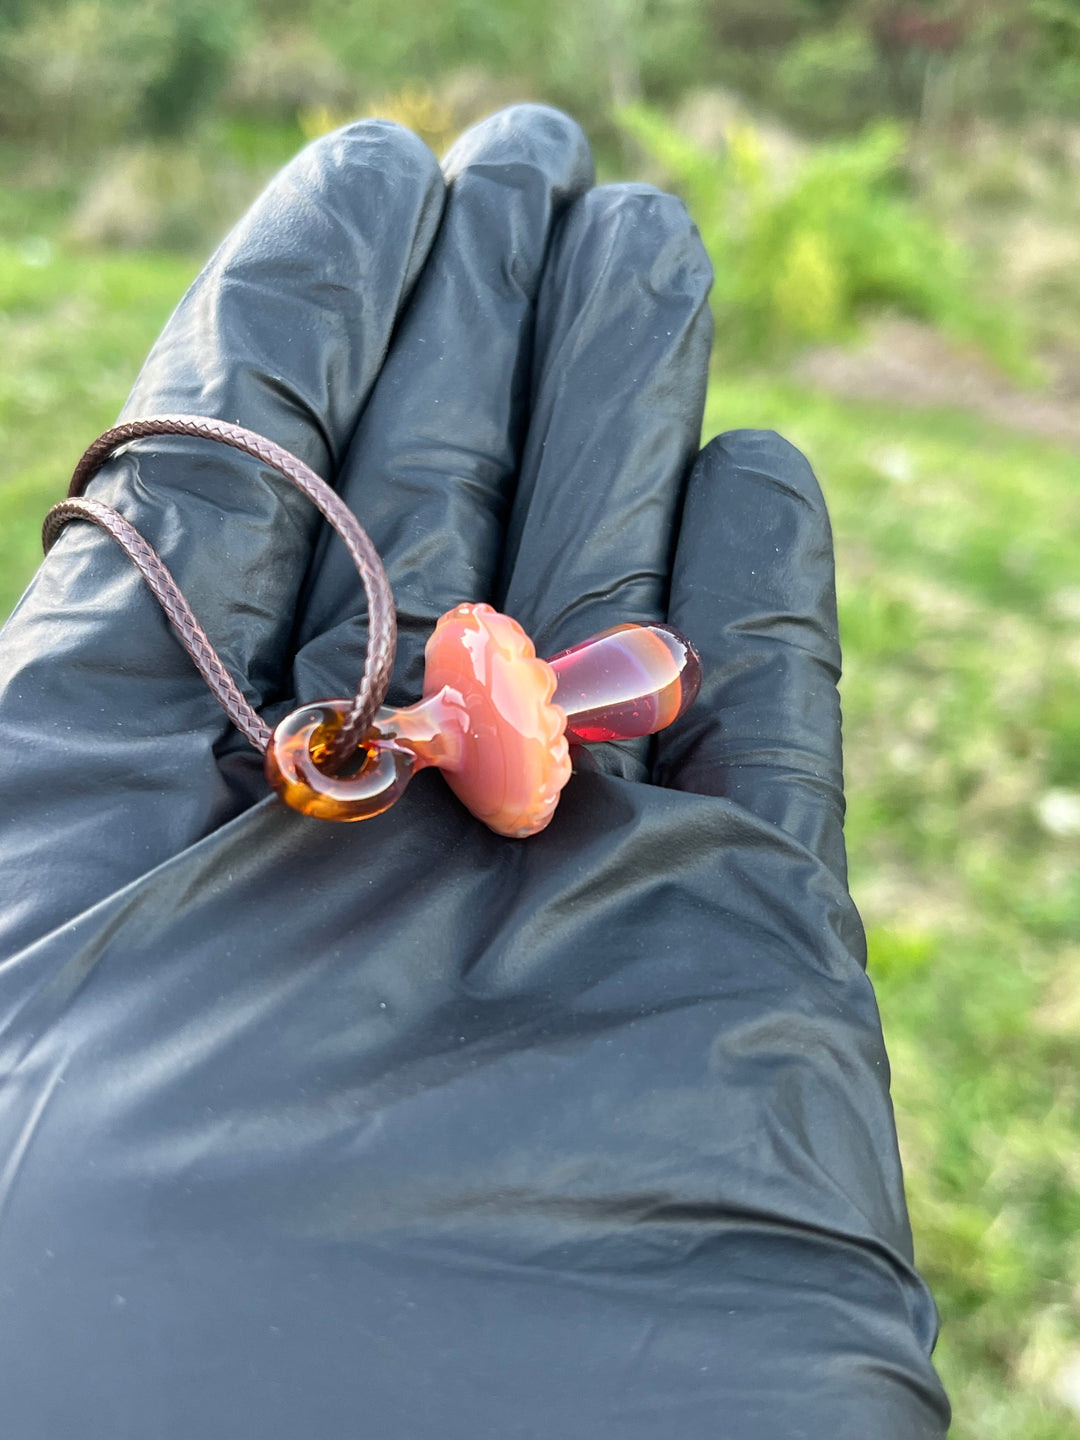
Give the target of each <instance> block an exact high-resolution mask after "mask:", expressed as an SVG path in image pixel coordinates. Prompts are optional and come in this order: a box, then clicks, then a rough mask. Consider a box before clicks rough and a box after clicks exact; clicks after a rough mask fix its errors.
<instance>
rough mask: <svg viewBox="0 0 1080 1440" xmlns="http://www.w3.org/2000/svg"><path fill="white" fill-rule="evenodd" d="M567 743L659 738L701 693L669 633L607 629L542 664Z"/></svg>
mask: <svg viewBox="0 0 1080 1440" xmlns="http://www.w3.org/2000/svg"><path fill="white" fill-rule="evenodd" d="M548 664H549V665H550V666H551V668H552V670H554V672H555V676H556V680H557V682H558V684H557V688H556V690H555V700H556V703H557V704H559V705H560V706H562V708H563V710H565V711H566V735H567V739H568V740H570V741H573V742H579V743H581V744H589V743H590V742H593V741H597V740H632V739H634V738H635V737H638V736H641V735H653V734H655V733H656V731H657V730H663V729H664V728H665V727H666V726H668V725H670V724H671V723H672V721H674V720H677V719H678V718H679V716H680V715H681V714H682V713H683V711H684V710H686V709H687V707H688V706H689V705H691V704H692V703H693V701H694V697H695V696H696V695H697V693H698V690H699V689H700V688H701V661H700V660H699V659H698V657H697V652H696V651H695V649H694V647H693V646H692V645H691V644H690V642H689V640H687V639H686V638H685V637H684V636H682V635H680V634H679V632H678V631H677V630H673V629H672V628H671V627H670V626H669V625H659V624H656V625H632V624H630V625H615V626H613V627H612V628H611V629H610V630H604V631H603V632H601V634H599V635H594V636H593V637H592V638H591V639H590V640H584V641H582V643H581V644H580V645H573V646H571V648H570V649H569V650H562V651H560V652H559V654H558V655H553V656H552V657H551V659H550V660H549V661H548Z"/></svg>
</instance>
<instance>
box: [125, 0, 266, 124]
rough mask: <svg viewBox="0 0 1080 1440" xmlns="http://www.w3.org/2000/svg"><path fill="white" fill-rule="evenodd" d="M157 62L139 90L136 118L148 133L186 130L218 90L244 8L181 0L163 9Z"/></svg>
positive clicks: (235, 47)
mask: <svg viewBox="0 0 1080 1440" xmlns="http://www.w3.org/2000/svg"><path fill="white" fill-rule="evenodd" d="M167 13H168V16H169V29H168V34H167V38H166V42H165V45H164V46H163V54H162V60H161V64H160V66H159V68H158V70H157V73H156V74H155V75H154V76H153V77H152V78H151V79H150V81H149V83H148V84H147V86H146V88H145V90H144V91H143V94H142V100H141V104H140V112H141V118H142V120H143V122H144V124H145V127H146V129H147V130H148V131H149V132H150V134H152V135H160V136H170V137H171V136H176V135H180V134H182V133H183V132H184V131H185V130H187V129H188V128H189V127H190V126H191V124H192V122H193V121H194V120H195V119H196V118H197V117H198V115H199V114H200V113H201V112H202V111H203V110H205V109H206V108H207V107H208V106H209V105H210V104H211V103H212V102H213V101H214V100H215V99H216V98H217V96H218V94H219V93H220V91H221V90H222V88H223V86H224V84H225V80H226V77H227V75H228V72H229V64H230V61H231V60H232V58H233V56H234V55H235V53H236V51H237V50H238V49H239V47H240V43H241V37H242V31H243V11H242V10H241V9H240V7H239V5H238V4H236V3H233V4H229V3H227V0H226V3H223V0H182V3H176V0H173V4H172V5H171V6H170V7H169V9H168V12H167Z"/></svg>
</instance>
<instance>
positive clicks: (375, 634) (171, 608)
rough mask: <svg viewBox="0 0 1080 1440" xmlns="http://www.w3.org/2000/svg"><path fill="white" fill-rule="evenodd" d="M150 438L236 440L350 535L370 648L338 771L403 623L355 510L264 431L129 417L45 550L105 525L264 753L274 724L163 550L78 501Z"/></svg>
mask: <svg viewBox="0 0 1080 1440" xmlns="http://www.w3.org/2000/svg"><path fill="white" fill-rule="evenodd" d="M150 435H190V436H193V437H195V438H197V439H202V440H217V441H219V442H220V443H221V444H222V445H230V446H231V447H232V448H233V449H234V450H242V451H243V452H244V453H245V454H246V455H252V456H254V457H255V459H257V460H261V461H263V463H264V464H266V465H269V466H270V467H271V468H272V469H274V470H276V471H277V472H278V474H279V475H283V476H284V477H285V479H286V480H291V481H292V483H293V484H294V485H295V486H296V487H297V489H298V490H300V491H301V492H302V493H303V494H304V495H306V496H307V497H308V499H309V500H310V501H311V502H312V504H314V505H315V506H316V507H317V508H318V509H319V510H320V511H321V512H322V514H323V515H324V516H325V518H326V519H327V521H328V522H329V523H330V524H331V525H332V526H333V527H334V529H335V530H336V531H337V533H338V534H339V535H340V536H341V538H342V540H344V542H345V545H346V548H347V549H348V551H349V554H350V555H351V556H352V560H353V563H354V565H355V566H356V568H357V570H358V571H359V572H360V578H361V580H362V581H363V584H364V592H365V594H366V595H367V607H368V647H367V657H366V660H365V663H364V674H363V677H362V679H361V681H360V686H359V688H358V690H357V692H356V697H355V699H354V700H353V702H352V705H351V706H350V708H349V711H348V713H347V715H346V717H345V720H344V723H343V724H342V727H341V729H340V730H339V732H338V734H337V736H336V738H335V742H334V745H333V748H332V750H331V753H330V757H329V766H330V768H331V769H333V768H334V767H336V766H337V765H339V764H341V763H342V762H343V761H344V760H345V758H346V757H347V756H348V755H349V754H350V753H352V752H354V751H355V749H356V746H357V745H358V744H359V742H360V740H361V739H362V737H363V736H364V735H365V734H366V733H367V731H368V730H369V729H370V728H371V725H372V722H373V720H374V718H375V712H376V711H377V710H378V709H379V706H380V705H381V704H382V702H383V698H384V697H385V695H386V687H387V686H388V685H389V683H390V674H391V671H392V670H393V668H394V652H395V649H396V647H397V621H396V618H395V614H394V597H393V593H392V592H391V589H390V583H389V581H388V580H387V578H386V571H385V570H384V569H383V566H382V561H381V560H380V559H379V555H378V552H377V551H376V549H375V547H374V545H372V543H371V540H370V538H369V537H368V535H367V533H366V531H365V530H364V529H363V527H362V526H361V525H360V523H359V521H358V520H357V519H356V517H355V515H353V513H352V511H351V510H350V509H349V507H348V506H347V505H346V504H345V502H344V501H343V500H342V499H341V497H340V496H339V495H337V494H336V493H335V492H334V491H333V490H331V488H330V486H329V485H327V483H326V481H325V480H322V479H320V478H319V476H318V475H316V474H315V472H314V470H312V469H311V468H310V466H308V465H305V464H304V462H303V461H302V460H300V459H298V458H297V457H296V456H295V455H293V454H291V453H290V452H289V451H288V450H286V449H284V448H283V447H282V446H280V445H276V444H275V443H274V442H273V441H272V440H267V439H266V438H265V436H262V435H257V434H256V433H255V432H254V431H253V430H246V429H244V427H243V426H242V425H231V424H229V422H228V421H226V420H215V419H210V418H208V417H206V416H203V415H153V416H149V417H147V418H146V419H143V420H128V421H125V422H124V423H123V424H121V425H114V426H113V427H112V429H111V430H106V431H105V433H104V434H103V435H101V436H99V437H98V439H97V440H95V441H94V443H93V444H92V445H90V446H89V447H88V448H87V450H86V452H85V453H84V455H83V457H82V459H81V460H80V461H79V463H78V464H77V465H76V467H75V471H74V473H73V475H72V477H71V484H70V485H69V486H68V497H69V498H68V499H67V500H62V501H60V503H59V504H57V505H54V506H53V507H52V509H51V510H50V511H49V512H48V514H47V515H46V516H45V523H44V525H43V526H42V532H41V539H42V544H43V545H44V548H45V553H46V554H48V552H49V550H50V549H51V548H52V546H53V545H54V543H55V542H56V539H57V537H58V536H59V534H60V532H61V530H62V529H63V528H64V526H65V525H66V524H67V523H68V521H69V520H76V519H81V520H90V521H92V522H93V523H94V524H95V525H99V526H100V527H101V528H102V529H103V530H107V531H108V533H109V534H110V535H111V536H112V537H113V539H114V540H115V541H116V542H117V544H118V545H119V546H120V547H121V549H123V551H124V552H125V554H126V555H128V556H129V557H130V558H131V560H133V561H134V563H135V564H136V565H137V566H138V568H139V571H140V573H141V574H142V576H143V577H144V579H145V580H146V582H147V584H148V585H149V586H150V588H151V590H153V592H154V594H155V595H156V596H157V598H158V600H159V601H160V602H161V606H162V608H163V609H164V611H165V613H166V615H167V616H168V617H169V620H170V622H171V624H172V626H173V628H174V629H175V630H176V633H177V635H178V636H179V637H180V641H181V643H182V644H183V646H184V648H185V650H187V652H188V654H189V655H190V656H191V658H192V659H193V660H194V662H195V664H196V665H197V666H198V669H199V673H200V674H201V675H202V676H203V678H204V680H205V681H206V683H207V684H208V685H209V686H210V689H211V690H212V691H213V693H214V695H215V696H216V697H217V699H218V701H219V702H220V704H221V705H222V707H223V708H224V710H225V712H226V714H227V715H228V716H229V718H230V720H232V722H233V724H234V725H236V726H237V728H238V729H239V730H241V731H242V732H243V733H244V734H245V735H246V736H247V738H248V739H249V740H250V741H251V743H252V744H253V745H254V746H256V748H257V749H259V750H261V751H262V752H263V753H264V754H265V752H266V747H267V745H268V743H269V740H270V733H271V732H270V729H269V727H268V726H267V725H266V724H265V722H264V721H263V720H261V719H260V718H259V716H258V715H257V714H256V713H255V711H254V710H253V709H252V708H251V706H250V705H249V704H248V702H247V701H246V700H245V699H244V696H243V695H242V694H241V693H240V689H239V687H238V686H237V684H236V682H235V681H234V680H233V678H232V676H231V675H230V674H229V672H228V671H227V670H226V669H225V666H224V665H223V664H222V661H221V658H220V656H219V655H218V653H217V651H216V650H215V649H214V647H213V645H212V644H211V643H210V640H209V639H208V637H207V635H206V632H205V631H204V630H203V628H202V626H201V625H200V624H199V622H198V621H197V620H196V618H195V616H194V614H193V613H192V610H191V607H190V606H189V605H188V603H187V601H186V600H185V599H184V596H183V594H182V593H181V591H180V587H179V586H178V585H177V583H176V581H175V580H174V579H173V577H172V575H170V573H169V571H168V569H167V568H166V566H165V563H164V561H163V560H162V559H161V557H160V555H158V553H157V551H156V550H154V548H153V547H152V546H151V545H149V544H148V543H147V541H146V540H144V539H143V537H142V536H141V535H140V534H139V532H138V531H137V530H136V529H135V528H134V526H133V525H131V523H130V522H129V521H127V520H125V519H124V517H123V516H122V515H121V514H120V513H119V511H117V510H114V509H112V507H111V506H109V505H104V504H102V502H101V501H99V500H92V499H83V498H80V497H81V496H82V492H83V490H84V489H85V488H86V485H87V483H88V481H89V480H90V479H91V478H92V477H93V476H94V475H95V474H96V473H97V472H98V470H99V469H100V468H101V466H102V465H103V464H104V463H105V461H106V460H107V459H108V458H109V456H110V455H112V454H113V453H114V452H115V451H116V450H118V449H119V448H120V447H121V446H122V445H127V444H129V443H130V442H131V441H132V440H142V439H145V438H146V437H147V436H150Z"/></svg>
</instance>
